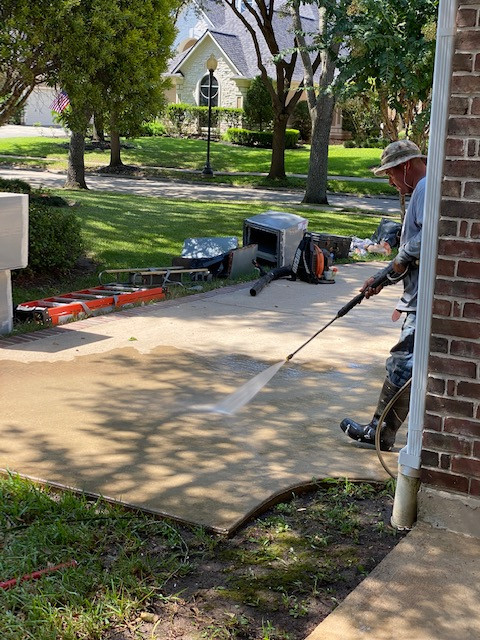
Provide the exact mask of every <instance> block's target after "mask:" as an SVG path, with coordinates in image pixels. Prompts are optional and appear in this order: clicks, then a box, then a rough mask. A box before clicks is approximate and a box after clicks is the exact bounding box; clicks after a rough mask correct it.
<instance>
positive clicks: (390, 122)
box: [380, 95, 398, 142]
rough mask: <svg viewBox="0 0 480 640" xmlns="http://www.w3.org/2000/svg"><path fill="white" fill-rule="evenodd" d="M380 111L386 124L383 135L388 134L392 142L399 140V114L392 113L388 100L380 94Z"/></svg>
mask: <svg viewBox="0 0 480 640" xmlns="http://www.w3.org/2000/svg"><path fill="white" fill-rule="evenodd" d="M380 112H381V114H382V120H383V124H384V129H383V135H384V136H385V134H386V137H387V138H388V139H389V140H390V142H395V140H398V115H397V114H396V113H395V114H393V113H392V110H391V109H390V107H389V106H388V100H387V98H386V96H384V95H380Z"/></svg>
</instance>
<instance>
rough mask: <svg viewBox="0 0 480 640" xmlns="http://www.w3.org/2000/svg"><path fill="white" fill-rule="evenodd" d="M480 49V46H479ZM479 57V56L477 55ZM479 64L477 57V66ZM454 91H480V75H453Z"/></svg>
mask: <svg viewBox="0 0 480 640" xmlns="http://www.w3.org/2000/svg"><path fill="white" fill-rule="evenodd" d="M479 37H480V32H479ZM478 48H479V49H480V47H478ZM477 57H478V56H477ZM476 65H477V59H475V68H476ZM451 92H452V93H454V94H455V93H459V94H466V95H469V94H471V93H480V77H479V76H472V75H465V76H456V75H454V76H453V77H452V89H451Z"/></svg>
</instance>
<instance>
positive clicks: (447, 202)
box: [419, 0, 480, 537]
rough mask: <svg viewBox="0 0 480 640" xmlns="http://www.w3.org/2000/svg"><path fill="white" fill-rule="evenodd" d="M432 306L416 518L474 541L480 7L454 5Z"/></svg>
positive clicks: (479, 391) (479, 353)
mask: <svg viewBox="0 0 480 640" xmlns="http://www.w3.org/2000/svg"><path fill="white" fill-rule="evenodd" d="M454 48H455V49H454V55H453V68H452V77H451V88H450V102H449V117H448V129H447V138H446V148H445V159H444V170H443V183H442V198H441V205H440V212H439V216H440V217H439V237H438V257H437V262H436V280H435V290H434V302H433V309H432V325H431V341H430V357H429V364H428V386H427V397H426V411H425V420H424V434H423V451H422V471H421V480H422V489H421V491H420V495H419V497H420V502H419V504H420V512H419V517H420V518H421V519H423V520H426V521H428V522H430V523H432V524H434V525H435V526H439V527H445V528H447V529H451V530H454V531H459V532H460V533H467V534H469V535H475V536H478V537H480V3H479V2H478V0H477V1H475V0H460V2H459V5H458V11H457V25H456V35H455V45H454Z"/></svg>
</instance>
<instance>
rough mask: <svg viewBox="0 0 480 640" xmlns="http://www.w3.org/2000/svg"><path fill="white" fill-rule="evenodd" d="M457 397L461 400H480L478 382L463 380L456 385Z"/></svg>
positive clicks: (479, 383) (479, 384) (479, 385)
mask: <svg viewBox="0 0 480 640" xmlns="http://www.w3.org/2000/svg"><path fill="white" fill-rule="evenodd" d="M457 395H458V396H461V397H462V398H470V399H472V400H480V382H467V381H466V380H463V381H461V382H459V383H458V385H457Z"/></svg>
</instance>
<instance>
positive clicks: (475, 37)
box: [455, 30, 480, 51]
mask: <svg viewBox="0 0 480 640" xmlns="http://www.w3.org/2000/svg"><path fill="white" fill-rule="evenodd" d="M455 48H456V49H457V51H478V50H479V49H480V31H474V30H471V31H459V32H457V37H456V42H455Z"/></svg>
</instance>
